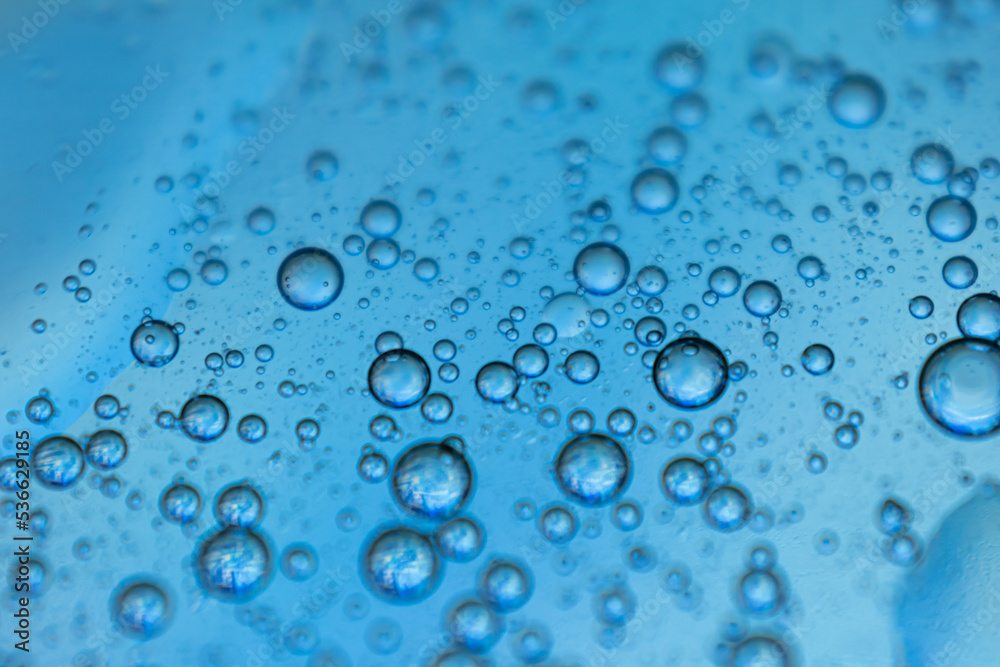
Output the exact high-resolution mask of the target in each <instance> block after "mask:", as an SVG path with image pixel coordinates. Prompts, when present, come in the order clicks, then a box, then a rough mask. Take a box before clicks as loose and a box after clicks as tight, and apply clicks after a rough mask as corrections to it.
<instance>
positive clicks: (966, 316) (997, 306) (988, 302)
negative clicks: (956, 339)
mask: <svg viewBox="0 0 1000 667" xmlns="http://www.w3.org/2000/svg"><path fill="white" fill-rule="evenodd" d="M958 328H959V329H960V330H961V331H962V335H963V336H970V337H972V338H986V339H987V340H992V341H996V340H997V339H998V338H1000V298H997V296H996V295H995V294H987V293H982V294H974V295H973V296H970V297H969V298H968V299H966V300H965V301H963V302H962V305H961V306H959V307H958Z"/></svg>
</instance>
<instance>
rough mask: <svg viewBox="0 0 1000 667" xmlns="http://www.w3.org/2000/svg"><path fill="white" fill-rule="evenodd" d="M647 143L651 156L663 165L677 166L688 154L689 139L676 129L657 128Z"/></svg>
mask: <svg viewBox="0 0 1000 667" xmlns="http://www.w3.org/2000/svg"><path fill="white" fill-rule="evenodd" d="M646 143H647V146H648V148H649V156H650V157H651V158H653V160H654V161H656V162H657V163H658V164H662V165H667V166H670V165H675V164H677V163H679V162H680V161H681V160H683V159H684V155H685V154H686V153H687V138H685V136H684V134H683V133H682V132H681V131H680V130H678V129H677V128H674V127H661V128H657V129H656V130H654V131H653V133H652V134H650V135H649V139H648V140H647V142H646Z"/></svg>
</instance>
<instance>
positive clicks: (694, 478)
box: [660, 456, 708, 506]
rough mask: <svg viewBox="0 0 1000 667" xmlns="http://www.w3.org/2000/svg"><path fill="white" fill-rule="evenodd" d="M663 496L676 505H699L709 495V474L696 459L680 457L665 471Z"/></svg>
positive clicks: (661, 482)
mask: <svg viewBox="0 0 1000 667" xmlns="http://www.w3.org/2000/svg"><path fill="white" fill-rule="evenodd" d="M660 484H661V489H662V490H663V495H665V496H666V497H667V499H668V500H670V501H671V502H673V503H674V504H675V505H682V506H687V505H697V504H698V503H700V502H701V501H702V499H703V498H704V497H705V494H707V493H708V472H707V471H706V470H705V466H703V465H702V464H701V462H699V461H697V460H696V459H692V458H689V457H686V456H684V457H680V458H677V459H674V460H673V461H671V462H670V463H668V464H667V466H666V467H665V468H664V469H663V475H662V476H661V478H660Z"/></svg>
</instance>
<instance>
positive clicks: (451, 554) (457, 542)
mask: <svg viewBox="0 0 1000 667" xmlns="http://www.w3.org/2000/svg"><path fill="white" fill-rule="evenodd" d="M434 543H435V544H437V548H438V551H439V552H440V553H441V557H442V558H444V559H446V560H450V561H454V562H456V563H468V562H469V561H471V560H475V559H476V558H477V557H478V556H479V554H480V553H481V552H482V550H483V546H484V545H485V539H484V536H483V529H482V528H481V527H480V526H479V524H477V523H476V522H475V521H473V520H472V519H468V518H466V517H458V518H455V519H452V520H451V521H449V522H448V523H446V524H444V525H443V526H441V527H440V528H438V529H437V530H436V531H435V532H434Z"/></svg>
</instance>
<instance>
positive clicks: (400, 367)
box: [368, 348, 431, 408]
mask: <svg viewBox="0 0 1000 667" xmlns="http://www.w3.org/2000/svg"><path fill="white" fill-rule="evenodd" d="M430 386H431V371H430V368H428V366H427V362H426V361H424V359H423V357H421V356H420V355H419V354H417V353H416V352H413V351H412V350H406V349H402V348H400V349H395V350H388V351H386V352H383V353H382V354H380V355H379V356H378V357H377V358H376V359H375V361H373V362H372V365H371V367H370V368H369V369H368V388H369V389H370V390H371V392H372V396H373V397H374V398H375V400H376V401H378V402H379V403H381V404H382V405H384V406H386V407H390V408H408V407H410V406H411V405H416V404H417V403H419V402H420V400H421V399H422V398H423V397H424V396H425V395H426V394H427V390H428V389H430Z"/></svg>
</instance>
